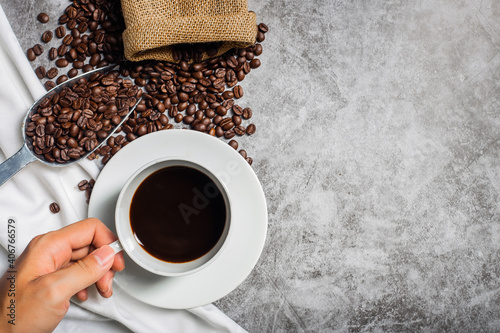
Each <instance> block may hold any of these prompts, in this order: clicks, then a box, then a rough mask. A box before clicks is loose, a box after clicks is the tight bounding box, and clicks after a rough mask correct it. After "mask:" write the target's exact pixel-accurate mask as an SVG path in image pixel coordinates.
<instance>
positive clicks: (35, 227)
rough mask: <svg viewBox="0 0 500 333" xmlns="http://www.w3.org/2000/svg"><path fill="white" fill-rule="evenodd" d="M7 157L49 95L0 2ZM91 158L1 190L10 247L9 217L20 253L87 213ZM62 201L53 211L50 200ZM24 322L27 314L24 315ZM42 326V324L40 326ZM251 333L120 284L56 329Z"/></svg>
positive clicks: (32, 170)
mask: <svg viewBox="0 0 500 333" xmlns="http://www.w3.org/2000/svg"><path fill="white" fill-rule="evenodd" d="M0 31H2V33H1V34H0V78H1V79H0V162H3V161H4V160H5V159H7V158H8V157H10V156H12V155H13V154H14V153H16V152H17V150H18V149H20V148H21V146H22V143H23V141H22V134H21V122H22V119H23V117H24V115H25V113H26V112H27V110H28V109H29V107H30V106H31V104H32V103H33V101H34V100H36V99H37V98H39V97H40V96H42V95H43V94H44V93H45V90H44V89H43V86H42V85H41V83H40V82H39V80H38V78H37V77H36V76H35V74H34V72H33V70H32V68H31V66H30V64H29V62H28V60H27V59H26V56H25V53H24V52H23V50H22V49H21V47H20V45H19V43H18V41H17V39H16V37H15V35H14V33H13V31H12V29H11V27H10V25H9V23H8V20H7V18H6V16H5V14H4V12H3V9H2V7H1V6H0ZM98 173H99V167H98V166H97V164H96V163H94V162H92V161H88V160H85V161H82V162H81V163H80V164H79V165H73V166H68V167H64V168H51V167H48V166H45V165H43V164H42V163H38V162H34V163H32V164H31V165H28V166H27V167H26V168H24V169H23V170H21V171H20V173H18V174H17V175H16V176H14V178H12V179H10V180H9V181H8V182H7V183H6V184H4V185H3V186H2V187H0V244H1V245H2V247H4V248H7V244H8V243H7V239H8V238H7V224H8V220H9V219H12V220H14V221H15V226H16V237H15V240H16V242H15V247H16V254H17V255H20V254H21V252H22V251H23V250H24V248H25V247H26V245H27V244H28V242H29V241H30V240H31V239H32V238H33V237H34V236H36V235H38V234H41V233H46V232H48V231H50V230H56V229H59V228H61V227H63V226H65V225H68V224H70V223H73V222H76V221H79V220H81V219H83V218H85V217H87V204H86V203H85V195H84V192H81V191H79V190H78V189H77V186H76V185H77V184H78V182H79V181H80V180H82V179H90V178H96V177H97V175H98ZM52 202H57V203H59V205H60V207H61V211H60V212H59V213H58V214H52V213H51V212H50V210H49V205H50V203H52ZM7 259H8V258H7V252H6V251H5V250H0V270H1V271H2V272H3V271H5V270H7V267H8V261H7ZM21 320H22V319H21ZM33 324H34V327H36V323H33ZM129 330H131V331H133V332H245V331H244V330H243V329H242V328H241V327H240V326H238V325H237V324H236V323H235V322H234V321H232V320H231V319H229V318H228V317H227V316H226V315H224V314H223V313H222V312H221V311H220V310H218V309H217V308H216V307H215V306H214V305H211V304H210V305H207V306H203V307H198V308H194V309H189V310H168V309H163V308H157V307H154V306H151V305H148V304H145V303H142V302H140V301H138V300H136V299H134V298H133V297H131V296H129V295H128V294H127V293H125V292H124V291H122V290H120V288H119V287H117V286H115V287H114V294H113V296H112V297H111V298H109V299H103V298H101V297H100V296H98V294H97V292H96V290H95V289H92V288H91V289H90V290H89V299H88V300H87V301H86V302H83V303H78V304H76V303H72V304H71V306H70V309H69V311H68V314H67V315H66V317H65V318H64V320H63V321H62V322H61V324H60V325H59V326H58V327H57V329H56V332H72V333H78V332H92V331H93V332H127V331H129Z"/></svg>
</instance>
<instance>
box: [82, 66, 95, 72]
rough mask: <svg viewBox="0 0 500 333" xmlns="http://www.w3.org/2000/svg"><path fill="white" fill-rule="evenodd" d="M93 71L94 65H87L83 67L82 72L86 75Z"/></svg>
mask: <svg viewBox="0 0 500 333" xmlns="http://www.w3.org/2000/svg"><path fill="white" fill-rule="evenodd" d="M92 69H93V67H92V65H90V64H86V65H84V66H83V68H82V71H83V72H84V73H87V72H90V71H91V70H92Z"/></svg>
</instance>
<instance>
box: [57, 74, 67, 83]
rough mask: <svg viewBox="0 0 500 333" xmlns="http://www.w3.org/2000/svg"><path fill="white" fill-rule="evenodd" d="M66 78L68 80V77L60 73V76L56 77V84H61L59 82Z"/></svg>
mask: <svg viewBox="0 0 500 333" xmlns="http://www.w3.org/2000/svg"><path fill="white" fill-rule="evenodd" d="M67 80H68V77H67V76H66V75H61V76H59V77H58V78H57V80H56V83H57V84H61V83H63V82H64V81H67Z"/></svg>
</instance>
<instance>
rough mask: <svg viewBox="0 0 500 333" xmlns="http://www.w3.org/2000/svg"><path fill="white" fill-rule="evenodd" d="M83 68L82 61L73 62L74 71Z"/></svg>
mask: <svg viewBox="0 0 500 333" xmlns="http://www.w3.org/2000/svg"><path fill="white" fill-rule="evenodd" d="M83 66H85V64H84V63H83V61H80V60H76V61H74V62H73V68H75V69H82V68H83Z"/></svg>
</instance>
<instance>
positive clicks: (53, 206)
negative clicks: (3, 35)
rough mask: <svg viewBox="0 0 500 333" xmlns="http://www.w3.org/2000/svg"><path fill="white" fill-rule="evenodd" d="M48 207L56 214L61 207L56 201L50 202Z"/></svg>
mask: <svg viewBox="0 0 500 333" xmlns="http://www.w3.org/2000/svg"><path fill="white" fill-rule="evenodd" d="M49 209H50V211H51V212H52V213H53V214H57V213H59V212H60V211H61V208H60V207H59V204H58V203H57V202H53V203H51V204H50V206H49Z"/></svg>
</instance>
